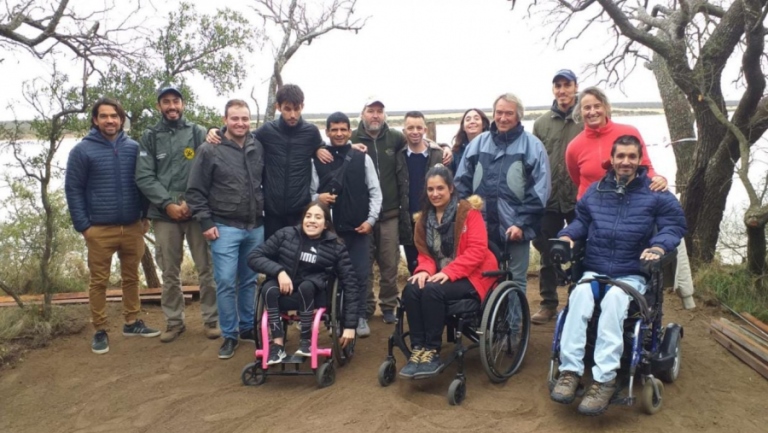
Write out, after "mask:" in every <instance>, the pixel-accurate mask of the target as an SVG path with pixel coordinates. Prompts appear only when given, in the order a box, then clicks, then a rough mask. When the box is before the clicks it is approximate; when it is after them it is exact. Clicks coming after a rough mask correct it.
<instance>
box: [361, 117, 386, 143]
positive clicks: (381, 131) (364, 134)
mask: <svg viewBox="0 0 768 433" xmlns="http://www.w3.org/2000/svg"><path fill="white" fill-rule="evenodd" d="M387 132H389V125H388V124H387V122H384V123H382V124H381V129H379V135H377V136H376V140H378V139H380V138H382V137H384V136H385V135H387ZM357 137H358V138H360V139H361V140H362V139H366V140H373V139H374V138H373V137H371V136H370V135H369V134H368V132H367V131H366V130H365V126H363V121H362V120H360V124H359V125H357Z"/></svg>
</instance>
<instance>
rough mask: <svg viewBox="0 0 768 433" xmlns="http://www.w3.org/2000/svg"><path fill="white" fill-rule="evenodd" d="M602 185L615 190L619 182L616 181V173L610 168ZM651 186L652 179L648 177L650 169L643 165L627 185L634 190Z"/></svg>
mask: <svg viewBox="0 0 768 433" xmlns="http://www.w3.org/2000/svg"><path fill="white" fill-rule="evenodd" d="M600 183H601V184H606V185H608V187H609V188H611V189H615V188H616V185H617V184H618V182H617V181H616V171H615V170H614V169H613V168H609V169H608V172H607V173H605V176H604V177H603V179H602V180H601V181H600ZM650 184H651V178H649V177H648V167H646V166H644V165H641V166H639V167H638V168H637V173H636V175H635V178H634V179H632V181H631V182H629V184H628V185H627V187H628V188H630V189H634V188H637V187H639V186H641V185H646V186H649V185H650Z"/></svg>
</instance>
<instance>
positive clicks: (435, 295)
mask: <svg viewBox="0 0 768 433" xmlns="http://www.w3.org/2000/svg"><path fill="white" fill-rule="evenodd" d="M425 189H426V191H425V195H426V196H427V198H428V199H429V200H428V202H427V203H425V204H424V207H423V208H422V211H421V213H420V214H419V215H418V216H417V217H416V225H415V227H414V236H413V241H414V243H415V244H416V249H417V250H418V251H419V257H418V265H417V266H416V269H415V270H414V274H413V276H412V277H411V278H410V279H409V280H408V284H406V286H405V289H404V290H403V304H404V305H405V314H406V317H407V318H408V328H409V332H410V337H411V349H412V350H411V357H410V358H409V360H408V363H407V364H406V365H405V366H404V367H403V368H402V370H400V376H402V377H407V378H411V377H419V378H423V377H429V376H431V375H434V374H436V373H437V371H438V368H439V367H440V357H439V354H438V352H439V351H440V346H441V344H442V342H443V327H444V326H445V306H446V304H447V302H448V301H451V300H459V299H466V298H476V299H478V300H482V299H483V298H485V296H486V294H487V293H488V290H489V289H490V288H491V286H492V285H493V283H494V282H495V281H496V279H495V278H493V277H484V276H483V275H482V274H483V272H484V271H490V270H496V269H498V263H497V262H496V257H495V256H494V255H493V253H492V252H491V251H490V250H489V249H488V232H487V230H486V228H485V222H484V221H483V215H482V214H481V213H480V210H479V209H480V208H481V207H482V200H481V199H480V198H479V197H477V196H472V197H469V198H468V199H467V200H459V197H458V194H457V192H456V189H455V187H454V183H453V176H452V175H451V172H450V170H448V168H447V167H445V166H443V165H442V164H438V165H436V166H434V167H432V168H431V169H429V171H428V172H427V175H426V188H425Z"/></svg>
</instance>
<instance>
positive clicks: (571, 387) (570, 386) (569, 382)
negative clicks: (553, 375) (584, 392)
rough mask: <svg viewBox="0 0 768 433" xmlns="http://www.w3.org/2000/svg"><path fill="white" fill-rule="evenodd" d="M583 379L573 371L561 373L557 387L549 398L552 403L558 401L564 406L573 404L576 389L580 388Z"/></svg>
mask: <svg viewBox="0 0 768 433" xmlns="http://www.w3.org/2000/svg"><path fill="white" fill-rule="evenodd" d="M580 380H581V378H580V377H579V375H578V374H576V373H574V372H572V371H561V372H560V377H558V378H557V383H555V387H554V388H552V393H550V394H549V397H550V398H551V399H552V401H556V402H558V403H562V404H571V403H573V400H574V399H575V398H576V389H578V387H579V381H580Z"/></svg>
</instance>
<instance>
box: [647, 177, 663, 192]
mask: <svg viewBox="0 0 768 433" xmlns="http://www.w3.org/2000/svg"><path fill="white" fill-rule="evenodd" d="M650 188H651V191H654V192H658V191H666V190H667V179H666V178H665V177H664V176H658V175H656V176H653V177H652V178H651V185H650Z"/></svg>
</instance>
